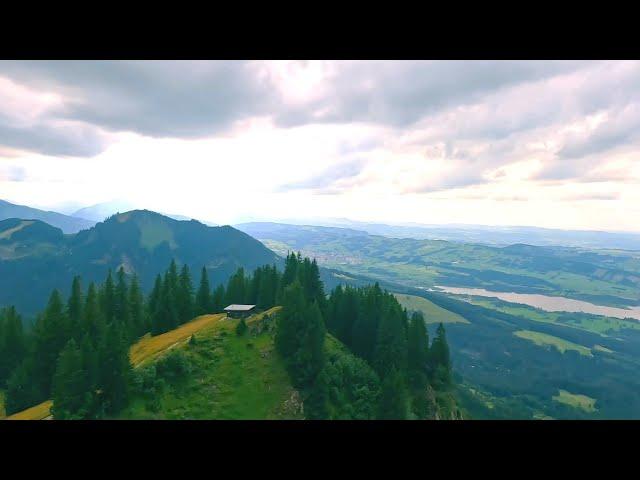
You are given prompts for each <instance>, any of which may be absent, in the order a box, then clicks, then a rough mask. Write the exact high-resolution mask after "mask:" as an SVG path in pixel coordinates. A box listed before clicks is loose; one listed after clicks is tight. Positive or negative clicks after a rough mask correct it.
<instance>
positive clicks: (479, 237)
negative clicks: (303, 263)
mask: <svg viewBox="0 0 640 480" xmlns="http://www.w3.org/2000/svg"><path fill="white" fill-rule="evenodd" d="M251 223H253V224H256V223H267V222H251ZM279 223H283V224H292V225H316V226H323V227H337V228H349V229H353V230H360V231H364V232H367V233H369V234H371V235H382V236H385V237H396V238H417V239H428V240H448V241H453V242H463V243H482V244H485V245H496V246H506V245H513V244H516V243H526V244H528V245H536V246H565V247H582V248H614V249H621V250H640V233H632V232H604V231H596V230H561V229H554V228H540V227H527V226H500V225H497V226H492V225H464V224H451V225H422V224H402V225H401V224H398V225H390V224H385V223H368V222H358V221H354V220H349V219H345V218H309V219H301V220H300V219H298V220H287V221H282V222H279Z"/></svg>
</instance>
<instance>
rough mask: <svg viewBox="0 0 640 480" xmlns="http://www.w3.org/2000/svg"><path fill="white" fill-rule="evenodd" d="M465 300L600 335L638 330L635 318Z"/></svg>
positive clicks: (479, 298) (474, 297)
mask: <svg viewBox="0 0 640 480" xmlns="http://www.w3.org/2000/svg"><path fill="white" fill-rule="evenodd" d="M465 300H466V301H469V302H471V303H473V304H474V305H480V306H483V307H487V308H491V309H494V310H498V311H501V312H505V313H508V314H509V315H515V316H518V317H524V318H528V319H531V320H535V321H537V322H542V323H554V324H560V325H564V326H568V327H574V328H579V329H581V330H586V331H588V332H593V333H598V334H600V335H603V334H604V335H612V334H614V333H615V332H618V331H620V330H622V329H631V330H640V322H638V321H636V320H623V319H620V318H614V317H603V316H601V315H591V314H586V313H569V312H547V311H545V310H541V309H539V308H534V307H531V306H528V305H522V304H517V303H509V302H505V301H503V300H499V299H495V298H487V297H479V296H466V297H465Z"/></svg>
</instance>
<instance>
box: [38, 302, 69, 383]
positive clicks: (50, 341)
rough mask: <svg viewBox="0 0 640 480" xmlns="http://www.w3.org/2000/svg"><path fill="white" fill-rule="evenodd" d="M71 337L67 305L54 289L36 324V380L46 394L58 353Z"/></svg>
mask: <svg viewBox="0 0 640 480" xmlns="http://www.w3.org/2000/svg"><path fill="white" fill-rule="evenodd" d="M69 338H70V332H69V328H68V320H67V316H66V312H65V307H64V304H63V303H62V298H61V296H60V292H58V290H54V291H53V292H52V293H51V296H50V297H49V303H48V304H47V308H46V310H45V312H44V314H43V315H42V316H41V317H40V318H39V320H38V321H37V322H36V324H35V326H34V348H35V352H34V374H35V378H34V381H35V382H36V383H37V385H38V386H39V390H40V391H41V392H43V394H44V395H48V394H49V393H50V392H51V381H52V378H53V373H54V371H55V368H56V362H57V360H58V355H59V354H60V352H61V351H62V349H63V348H64V346H65V345H66V343H67V341H68V340H69Z"/></svg>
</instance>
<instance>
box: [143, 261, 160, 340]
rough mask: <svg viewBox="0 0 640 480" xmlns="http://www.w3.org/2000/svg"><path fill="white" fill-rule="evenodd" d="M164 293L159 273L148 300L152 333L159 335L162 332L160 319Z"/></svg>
mask: <svg viewBox="0 0 640 480" xmlns="http://www.w3.org/2000/svg"><path fill="white" fill-rule="evenodd" d="M161 295H162V276H161V275H160V274H158V275H157V276H156V281H155V283H154V285H153V289H152V290H151V293H150V294H149V299H148V301H147V311H148V312H149V320H150V322H149V323H150V328H151V335H157V334H158V333H162V332H161V323H162V322H161V319H160V297H161Z"/></svg>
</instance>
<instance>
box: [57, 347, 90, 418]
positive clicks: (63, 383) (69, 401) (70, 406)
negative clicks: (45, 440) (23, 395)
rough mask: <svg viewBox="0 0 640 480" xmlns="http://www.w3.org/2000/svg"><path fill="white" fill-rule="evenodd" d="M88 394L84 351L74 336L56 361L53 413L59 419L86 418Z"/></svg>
mask: <svg viewBox="0 0 640 480" xmlns="http://www.w3.org/2000/svg"><path fill="white" fill-rule="evenodd" d="M88 396H89V383H88V377H87V371H86V369H85V365H84V364H83V361H82V352H81V351H80V349H79V348H78V345H77V344H76V342H75V340H74V339H73V338H72V339H71V340H69V342H68V343H67V345H66V346H65V347H64V348H63V349H62V351H61V352H60V356H59V357H58V361H57V363H56V370H55V375H54V377H53V406H52V408H51V413H52V414H53V416H54V418H56V419H58V420H65V419H67V420H68V419H79V418H84V417H85V416H86V415H87V413H88V407H89V405H88Z"/></svg>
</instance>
